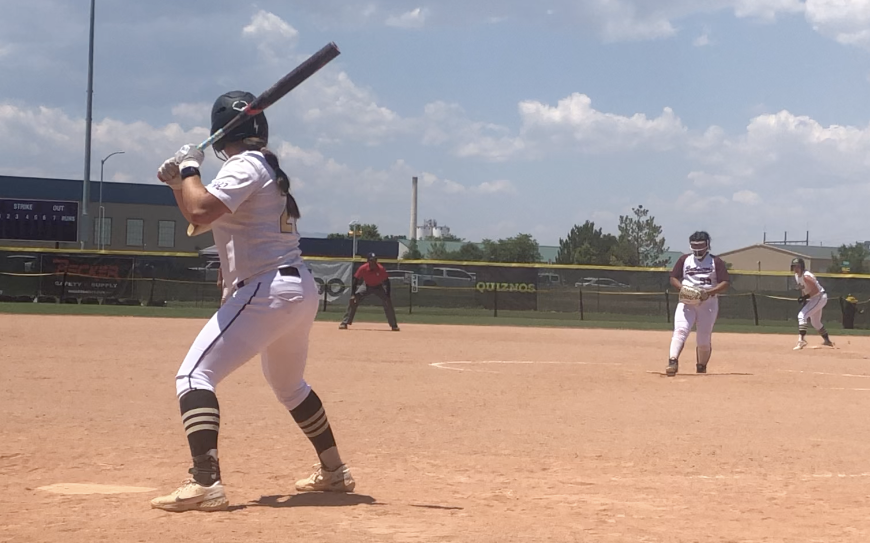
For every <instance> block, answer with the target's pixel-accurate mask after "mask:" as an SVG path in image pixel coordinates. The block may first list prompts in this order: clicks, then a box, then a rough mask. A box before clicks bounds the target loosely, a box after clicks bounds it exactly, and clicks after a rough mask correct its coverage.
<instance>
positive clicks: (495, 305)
mask: <svg viewBox="0 0 870 543" xmlns="http://www.w3.org/2000/svg"><path fill="white" fill-rule="evenodd" d="M492 316H493V317H498V284H496V285H495V290H493V291H492Z"/></svg>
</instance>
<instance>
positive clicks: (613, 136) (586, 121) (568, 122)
mask: <svg viewBox="0 0 870 543" xmlns="http://www.w3.org/2000/svg"><path fill="white" fill-rule="evenodd" d="M519 110H520V117H521V118H522V122H523V128H522V134H523V137H524V139H526V140H530V139H534V138H535V137H537V138H539V140H543V141H545V142H546V144H547V145H548V146H549V145H557V146H564V145H570V146H571V147H572V148H573V149H577V150H582V151H586V152H593V153H595V152H607V151H613V150H616V149H620V150H625V149H630V148H634V147H638V146H648V147H650V148H653V149H657V150H667V149H671V148H673V147H674V145H675V144H676V143H677V142H678V141H679V140H681V139H682V138H683V137H684V135H685V134H686V131H687V130H686V127H685V126H683V124H682V122H681V121H680V119H679V118H678V117H677V116H676V115H675V114H674V112H673V110H672V109H671V108H669V107H666V108H664V110H663V111H662V114H661V115H660V116H658V117H655V118H652V119H650V118H648V117H647V116H646V115H645V114H643V113H635V114H634V115H632V116H630V117H627V116H623V115H618V114H614V113H603V112H601V111H598V110H596V109H594V108H592V100H591V99H590V98H589V97H588V96H586V95H585V94H580V93H573V94H572V95H570V96H569V97H567V98H563V99H562V100H559V102H558V104H557V105H556V106H555V107H552V106H548V105H546V104H542V103H541V102H537V101H524V102H521V103H520V105H519ZM536 143H543V142H542V141H537V142H536Z"/></svg>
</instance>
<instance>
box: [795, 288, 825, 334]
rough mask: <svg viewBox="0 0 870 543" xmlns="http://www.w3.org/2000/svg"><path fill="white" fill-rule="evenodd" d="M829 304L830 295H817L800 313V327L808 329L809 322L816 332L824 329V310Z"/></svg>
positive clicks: (823, 293)
mask: <svg viewBox="0 0 870 543" xmlns="http://www.w3.org/2000/svg"><path fill="white" fill-rule="evenodd" d="M827 303H828V295H827V293H825V292H822V293H820V294H816V295H815V296H813V297H812V298H810V299H809V300H807V303H806V305H804V306H803V307H802V308H801V310H800V312H798V327H800V328H803V329H806V327H807V322H809V323H811V324H812V325H813V328H815V329H816V330H821V329H822V309H824V308H825V304H827Z"/></svg>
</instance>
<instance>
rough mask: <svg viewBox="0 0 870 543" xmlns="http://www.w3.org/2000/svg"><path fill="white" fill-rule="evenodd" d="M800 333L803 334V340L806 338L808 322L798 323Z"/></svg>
mask: <svg viewBox="0 0 870 543" xmlns="http://www.w3.org/2000/svg"><path fill="white" fill-rule="evenodd" d="M798 333H799V334H800V335H801V340H804V339H806V337H805V336H806V335H807V325H806V324H799V325H798Z"/></svg>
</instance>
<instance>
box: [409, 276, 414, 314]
mask: <svg viewBox="0 0 870 543" xmlns="http://www.w3.org/2000/svg"><path fill="white" fill-rule="evenodd" d="M413 312H414V281H413V280H412V281H411V282H410V283H408V315H410V314H411V313H413Z"/></svg>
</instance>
